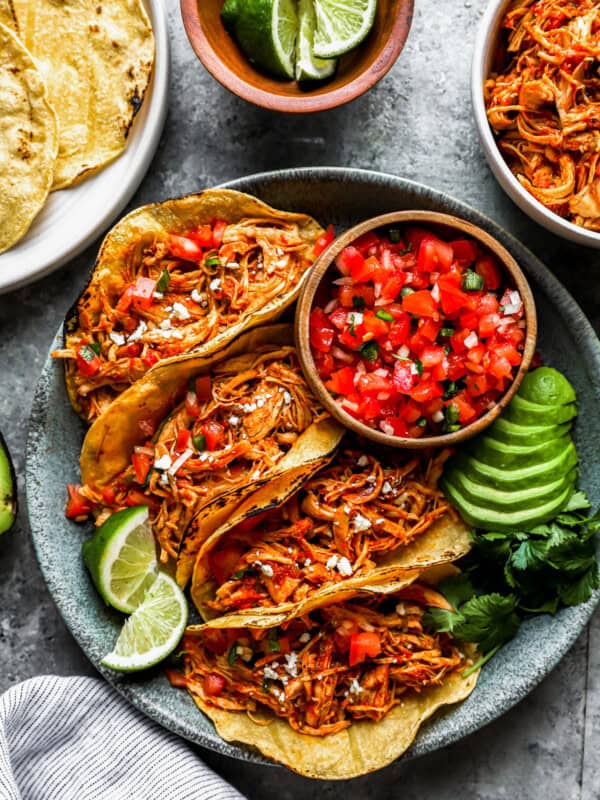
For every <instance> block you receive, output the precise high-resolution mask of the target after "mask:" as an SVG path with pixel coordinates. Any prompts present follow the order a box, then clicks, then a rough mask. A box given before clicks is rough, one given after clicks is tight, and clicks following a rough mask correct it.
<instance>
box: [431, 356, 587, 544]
mask: <svg viewBox="0 0 600 800" xmlns="http://www.w3.org/2000/svg"><path fill="white" fill-rule="evenodd" d="M576 415H577V407H576V397H575V391H574V389H573V387H572V386H571V384H570V383H569V381H568V380H567V379H566V378H565V377H564V376H563V375H561V374H560V373H559V372H557V371H556V370H555V369H552V368H551V367H538V369H536V370H533V371H532V372H529V373H528V374H527V375H526V376H525V378H524V379H523V382H522V383H521V386H520V387H519V391H518V392H517V394H516V395H515V397H514V398H513V399H512V400H511V402H510V403H509V405H508V407H507V408H506V410H505V411H504V413H503V414H502V416H501V417H500V418H499V419H498V420H496V422H494V424H493V425H491V426H490V427H489V428H488V429H487V430H486V431H485V432H484V433H482V434H481V435H479V436H477V437H475V438H474V439H472V440H471V441H470V442H468V443H467V445H466V446H465V447H463V448H461V450H460V452H459V453H458V454H457V455H456V456H454V457H453V458H451V459H450V460H449V461H448V462H447V463H446V467H445V469H444V474H443V476H442V479H441V487H442V490H443V491H444V493H445V494H446V497H447V498H448V500H449V502H450V503H451V504H452V505H453V506H454V507H455V508H456V509H457V510H458V511H459V512H460V514H461V516H462V517H463V518H464V519H465V520H466V522H468V523H469V524H470V525H473V526H474V527H476V528H479V529H481V530H488V531H519V530H520V531H528V530H531V529H532V528H534V527H535V526H536V525H540V524H542V523H544V522H548V521H549V520H551V519H553V518H554V517H555V516H556V515H557V514H558V513H559V512H560V510H561V508H563V507H564V506H565V505H566V503H567V501H568V499H569V497H570V496H571V494H572V492H573V490H574V489H575V486H576V483H577V451H576V450H575V444H574V442H573V438H572V436H571V427H572V425H573V421H574V419H575V417H576Z"/></svg>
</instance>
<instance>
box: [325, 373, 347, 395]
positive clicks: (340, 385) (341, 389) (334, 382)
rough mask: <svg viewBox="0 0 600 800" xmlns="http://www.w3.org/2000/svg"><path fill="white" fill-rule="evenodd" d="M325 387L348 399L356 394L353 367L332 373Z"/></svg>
mask: <svg viewBox="0 0 600 800" xmlns="http://www.w3.org/2000/svg"><path fill="white" fill-rule="evenodd" d="M325 386H326V387H327V388H328V389H329V391H330V392H333V393H334V394H340V395H342V396H344V397H347V396H348V395H349V394H352V393H353V392H354V370H353V369H352V368H351V367H342V369H339V370H338V371H337V372H334V373H332V375H331V378H330V379H329V380H328V381H327V383H326V384H325Z"/></svg>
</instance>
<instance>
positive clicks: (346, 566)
mask: <svg viewBox="0 0 600 800" xmlns="http://www.w3.org/2000/svg"><path fill="white" fill-rule="evenodd" d="M336 566H337V571H338V572H339V573H340V575H341V576H342V577H344V578H349V577H350V575H352V564H351V563H350V562H349V561H348V559H347V558H346V556H342V557H341V558H340V559H339V561H338V562H337V565H336Z"/></svg>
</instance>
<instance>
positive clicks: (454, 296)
mask: <svg viewBox="0 0 600 800" xmlns="http://www.w3.org/2000/svg"><path fill="white" fill-rule="evenodd" d="M437 285H438V286H439V289H440V303H441V306H442V311H443V312H444V314H447V315H449V314H455V313H456V312H457V311H458V310H459V309H461V308H464V307H465V306H468V298H467V295H466V293H465V292H463V291H462V290H461V288H460V283H458V284H457V282H456V280H454V279H453V276H451V275H442V276H441V278H440V279H439V281H438V284H437Z"/></svg>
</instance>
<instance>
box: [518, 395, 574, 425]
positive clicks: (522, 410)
mask: <svg viewBox="0 0 600 800" xmlns="http://www.w3.org/2000/svg"><path fill="white" fill-rule="evenodd" d="M576 416H577V406H576V405H575V403H569V404H568V405H565V406H558V405H547V406H543V405H540V403H534V402H532V401H531V400H525V399H524V398H523V397H519V395H518V394H516V395H515V396H514V397H513V399H512V400H511V401H510V403H509V404H508V407H507V409H506V411H505V412H504V417H505V419H508V420H510V421H511V422H516V423H518V424H519V425H541V424H546V425H547V424H548V423H551V424H553V425H561V424H562V423H563V422H568V421H569V420H571V419H573V418H574V417H576Z"/></svg>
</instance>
